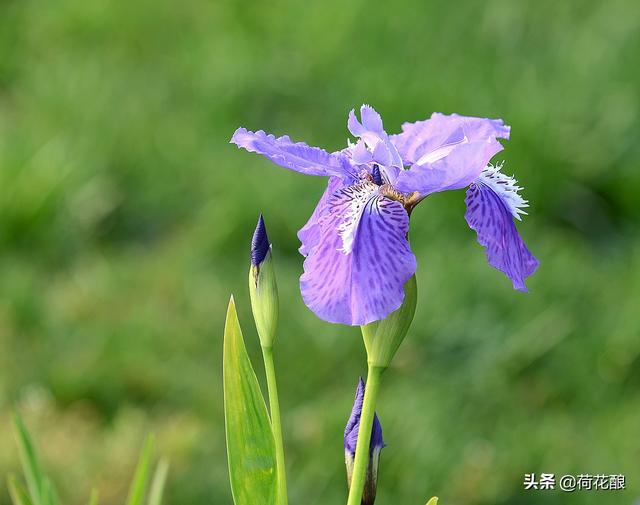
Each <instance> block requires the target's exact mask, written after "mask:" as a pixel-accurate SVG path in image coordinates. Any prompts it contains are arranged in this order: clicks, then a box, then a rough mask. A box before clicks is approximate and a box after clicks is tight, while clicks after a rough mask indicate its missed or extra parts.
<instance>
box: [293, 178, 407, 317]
mask: <svg viewBox="0 0 640 505" xmlns="http://www.w3.org/2000/svg"><path fill="white" fill-rule="evenodd" d="M319 224H320V239H319V241H318V242H317V245H316V246H315V247H314V248H313V249H312V250H311V252H310V253H309V255H308V256H307V259H306V260H305V262H304V273H303V274H302V277H301V278H300V288H301V291H302V297H303V299H304V301H305V303H306V304H307V306H308V307H309V308H310V309H311V310H312V311H313V312H315V313H316V314H317V315H318V316H319V317H320V318H322V319H324V320H326V321H329V322H333V323H341V324H347V325H363V324H368V323H370V322H372V321H377V320H380V319H383V318H385V317H386V316H388V315H389V314H390V313H391V312H393V311H394V310H397V309H398V308H399V307H400V305H401V304H402V301H403V299H404V290H403V288H404V284H405V283H406V281H407V280H408V279H409V278H410V277H411V276H412V275H413V274H414V272H415V270H416V259H415V256H414V255H413V252H411V249H410V247H409V242H408V241H407V232H408V230H409V216H408V215H407V212H406V211H405V209H404V207H403V206H402V205H401V204H400V203H399V202H397V201H393V200H390V199H388V198H385V197H383V196H381V195H380V194H379V193H378V187H377V186H376V185H375V184H372V183H368V182H365V183H361V184H357V185H353V186H349V187H346V188H343V189H340V190H338V191H337V192H336V193H335V194H334V195H333V196H331V197H330V198H329V202H328V207H327V211H326V212H325V213H324V215H323V216H321V217H320V220H319Z"/></svg>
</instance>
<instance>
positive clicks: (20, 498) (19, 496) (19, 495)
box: [7, 475, 32, 505]
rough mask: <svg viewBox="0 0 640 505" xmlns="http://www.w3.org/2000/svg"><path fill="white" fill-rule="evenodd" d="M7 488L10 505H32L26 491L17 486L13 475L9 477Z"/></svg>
mask: <svg viewBox="0 0 640 505" xmlns="http://www.w3.org/2000/svg"><path fill="white" fill-rule="evenodd" d="M7 486H8V487H9V495H10V496H11V503H13V505H32V503H31V500H30V499H29V495H28V494H27V491H26V490H25V489H24V488H23V487H22V486H21V485H20V484H18V481H17V480H16V478H15V476H14V475H10V476H9V478H8V480H7Z"/></svg>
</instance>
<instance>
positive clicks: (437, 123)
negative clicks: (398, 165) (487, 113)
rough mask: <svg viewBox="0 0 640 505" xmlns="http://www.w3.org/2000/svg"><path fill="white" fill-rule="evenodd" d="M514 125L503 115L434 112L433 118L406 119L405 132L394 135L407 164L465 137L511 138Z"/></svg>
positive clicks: (469, 140)
mask: <svg viewBox="0 0 640 505" xmlns="http://www.w3.org/2000/svg"><path fill="white" fill-rule="evenodd" d="M510 130H511V128H510V127H509V126H507V125H505V124H504V123H503V121H502V120H501V119H485V118H478V117H468V116H459V115H458V114H451V115H449V116H447V115H445V114H440V113H438V112H434V113H433V114H432V115H431V118H430V119H426V120H424V121H416V122H415V123H404V124H403V125H402V133H400V134H398V135H391V140H392V141H393V143H394V144H395V146H396V148H397V149H398V152H399V153H400V155H401V156H402V159H403V160H404V162H405V164H407V165H411V164H414V163H419V161H420V159H421V158H423V159H424V158H425V156H426V157H428V156H429V154H430V153H433V152H435V151H437V150H438V149H441V148H443V147H445V146H452V145H453V146H455V145H456V144H460V143H461V142H462V141H463V139H465V138H466V139H467V141H468V142H475V141H478V140H488V139H490V138H502V139H508V138H509V133H510Z"/></svg>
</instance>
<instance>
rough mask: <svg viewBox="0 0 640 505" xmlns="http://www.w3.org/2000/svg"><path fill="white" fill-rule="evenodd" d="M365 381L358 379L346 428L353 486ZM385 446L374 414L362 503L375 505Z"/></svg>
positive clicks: (349, 482)
mask: <svg viewBox="0 0 640 505" xmlns="http://www.w3.org/2000/svg"><path fill="white" fill-rule="evenodd" d="M364 387H365V386H364V381H363V380H362V377H360V380H359V381H358V388H357V389H356V398H355V400H354V402H353V409H352V410H351V416H350V417H349V421H348V422H347V426H346V428H345V430H344V461H345V464H346V466H347V483H348V484H349V487H351V476H352V475H353V465H354V462H355V455H356V445H357V442H358V430H359V429H360V416H361V414H362V402H363V401H364ZM383 447H384V440H383V439H382V425H381V424H380V420H379V419H378V414H375V413H374V414H373V426H372V427H371V442H370V445H369V465H368V467H367V477H366V481H365V485H364V492H363V493H362V502H361V504H362V505H373V502H374V501H375V499H376V488H377V485H378V464H379V463H380V451H382V448H383Z"/></svg>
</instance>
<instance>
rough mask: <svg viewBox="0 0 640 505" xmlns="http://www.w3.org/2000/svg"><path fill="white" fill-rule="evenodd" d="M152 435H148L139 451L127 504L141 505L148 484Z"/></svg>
mask: <svg viewBox="0 0 640 505" xmlns="http://www.w3.org/2000/svg"><path fill="white" fill-rule="evenodd" d="M153 446H154V443H153V436H151V435H150V436H148V437H147V440H146V442H145V444H144V447H143V448H142V452H141V453H140V459H139V460H138V466H137V468H136V473H135V474H134V476H133V481H132V482H131V487H130V488H129V496H128V498H127V505H142V503H143V502H144V497H145V494H146V493H147V487H148V485H149V473H150V470H151V457H152V456H153Z"/></svg>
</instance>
